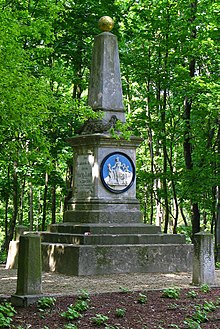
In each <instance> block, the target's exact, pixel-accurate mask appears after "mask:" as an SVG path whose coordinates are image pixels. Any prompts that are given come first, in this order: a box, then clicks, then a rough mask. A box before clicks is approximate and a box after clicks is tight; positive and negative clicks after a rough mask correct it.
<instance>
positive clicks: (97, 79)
mask: <svg viewBox="0 0 220 329" xmlns="http://www.w3.org/2000/svg"><path fill="white" fill-rule="evenodd" d="M88 104H89V105H90V106H91V107H92V108H93V109H95V110H100V109H101V110H103V111H104V117H103V119H105V120H107V121H109V120H110V119H111V117H112V116H113V115H116V117H117V118H118V119H119V120H120V121H122V122H125V114H124V106H123V98H122V85H121V75H120V64H119V55H118V44H117V37H116V36H115V35H113V34H112V33H109V32H103V33H101V34H99V35H98V36H96V37H95V41H94V47H93V55H92V64H91V74H90V83H89V95H88Z"/></svg>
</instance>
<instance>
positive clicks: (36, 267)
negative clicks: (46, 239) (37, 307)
mask: <svg viewBox="0 0 220 329" xmlns="http://www.w3.org/2000/svg"><path fill="white" fill-rule="evenodd" d="M40 242H41V240H40V235H36V234H27V235H23V236H20V239H19V253H18V278H17V290H16V294H15V295H12V297H11V300H12V303H13V304H14V305H18V306H27V305H29V304H31V303H33V302H34V301H36V299H37V298H39V295H41V292H42V291H41V289H42V287H41V272H42V261H41V243H40Z"/></svg>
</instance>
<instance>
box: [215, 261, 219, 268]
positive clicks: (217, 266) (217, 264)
mask: <svg viewBox="0 0 220 329" xmlns="http://www.w3.org/2000/svg"><path fill="white" fill-rule="evenodd" d="M215 268H216V269H217V270H219V269H220V262H216V263H215Z"/></svg>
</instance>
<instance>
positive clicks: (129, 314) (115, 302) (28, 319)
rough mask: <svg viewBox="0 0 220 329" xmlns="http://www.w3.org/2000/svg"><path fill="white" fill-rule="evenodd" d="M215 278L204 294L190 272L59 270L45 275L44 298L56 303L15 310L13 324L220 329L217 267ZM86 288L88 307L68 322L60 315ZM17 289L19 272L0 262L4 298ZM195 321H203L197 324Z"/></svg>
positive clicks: (0, 293) (37, 327) (39, 328)
mask: <svg viewBox="0 0 220 329" xmlns="http://www.w3.org/2000/svg"><path fill="white" fill-rule="evenodd" d="M216 277H217V280H216V285H215V287H212V288H211V290H210V291H208V292H204V291H202V290H201V288H199V287H194V286H192V285H191V280H192V276H191V273H173V274H171V273H170V274H152V273H144V274H134V273H133V274H114V275H102V276H94V277H70V276H65V275H60V274H56V273H43V276H42V290H43V293H42V296H55V298H56V302H55V305H54V306H53V307H51V308H49V309H48V310H47V311H44V312H42V311H39V309H38V307H37V305H36V304H34V305H31V306H29V307H27V308H16V310H17V314H16V315H15V316H14V320H13V322H12V325H11V328H19V326H21V327H22V328H25V329H27V328H34V329H46V328H47V329H52V328H53V329H56V328H57V329H58V328H59V329H64V328H67V329H69V328H74V327H73V326H72V327H71V326H67V325H68V323H70V322H71V324H75V325H76V327H75V328H78V329H90V328H93V329H94V328H96V327H100V328H107V329H114V328H115V329H154V328H156V329H170V328H176V329H178V328H179V329H184V328H188V329H191V328H192V329H199V328H205V329H219V328H220V307H219V304H220V302H219V300H220V288H219V287H220V271H219V270H218V271H216ZM177 287H178V288H179V289H180V290H179V291H180V295H179V297H178V298H177V299H174V298H165V297H163V291H164V289H167V288H169V290H170V291H171V295H172V293H174V291H175V290H176V288H177ZM82 290H84V291H87V292H88V294H89V296H90V300H89V301H88V305H89V308H88V309H87V310H85V311H83V312H82V313H80V314H81V316H80V317H79V319H75V320H71V321H70V320H69V319H67V318H65V317H63V316H61V314H62V313H63V312H65V311H67V308H68V307H69V306H70V305H71V304H72V305H75V303H76V302H77V301H78V297H79V295H80V293H81V292H82ZM15 291H16V270H5V268H4V266H0V299H1V300H3V299H4V298H5V297H7V296H10V295H11V294H14V293H15ZM193 297H194V298H193ZM141 299H143V300H142V301H141ZM204 305H205V306H204ZM214 306H215V307H214ZM204 307H205V308H206V310H204ZM118 309H119V310H118ZM122 313H123V314H122ZM98 314H101V316H98ZM120 315H121V316H120ZM97 316H98V318H97ZM105 317H106V318H105ZM196 317H197V319H196ZM198 317H199V318H200V319H199V320H198ZM187 319H188V320H187ZM193 319H194V320H193ZM197 320H198V321H199V322H201V323H200V324H199V322H198V321H197ZM200 320H201V321H200ZM190 321H191V322H190ZM193 321H194V322H195V321H196V323H197V324H198V325H200V327H199V326H197V327H196V326H195V324H192V323H193ZM202 321H204V323H202ZM98 322H103V324H101V325H100V326H98ZM189 323H191V327H190V326H189ZM21 327H20V328H21Z"/></svg>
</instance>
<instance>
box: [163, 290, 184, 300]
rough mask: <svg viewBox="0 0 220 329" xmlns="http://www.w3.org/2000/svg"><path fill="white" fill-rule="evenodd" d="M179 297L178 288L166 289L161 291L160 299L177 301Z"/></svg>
mask: <svg viewBox="0 0 220 329" xmlns="http://www.w3.org/2000/svg"><path fill="white" fill-rule="evenodd" d="M179 295H180V289H179V288H166V289H164V290H163V293H162V297H165V298H173V299H177V298H179Z"/></svg>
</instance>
